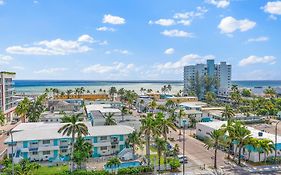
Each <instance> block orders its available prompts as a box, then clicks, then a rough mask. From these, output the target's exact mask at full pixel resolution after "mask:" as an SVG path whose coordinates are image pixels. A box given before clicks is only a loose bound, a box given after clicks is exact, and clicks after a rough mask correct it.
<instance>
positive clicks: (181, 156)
mask: <svg viewBox="0 0 281 175" xmlns="http://www.w3.org/2000/svg"><path fill="white" fill-rule="evenodd" d="M178 159H179V161H180V163H187V157H186V156H185V155H178Z"/></svg>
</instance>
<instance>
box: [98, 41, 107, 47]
mask: <svg viewBox="0 0 281 175" xmlns="http://www.w3.org/2000/svg"><path fill="white" fill-rule="evenodd" d="M99 45H101V46H104V45H108V41H106V40H104V41H101V42H100V43H99Z"/></svg>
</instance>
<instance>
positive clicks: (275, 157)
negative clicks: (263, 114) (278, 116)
mask: <svg viewBox="0 0 281 175" xmlns="http://www.w3.org/2000/svg"><path fill="white" fill-rule="evenodd" d="M279 122H280V121H278V122H277V123H276V126H275V156H274V163H275V164H276V162H277V129H278V124H279Z"/></svg>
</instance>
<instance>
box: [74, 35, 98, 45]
mask: <svg viewBox="0 0 281 175" xmlns="http://www.w3.org/2000/svg"><path fill="white" fill-rule="evenodd" d="M77 41H79V42H86V43H93V42H94V38H93V37H91V36H90V35H81V36H80V37H79V38H78V40H77Z"/></svg>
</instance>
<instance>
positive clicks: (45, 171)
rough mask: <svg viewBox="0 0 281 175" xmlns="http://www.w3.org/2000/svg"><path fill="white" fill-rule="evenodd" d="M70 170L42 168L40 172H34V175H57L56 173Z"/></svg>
mask: <svg viewBox="0 0 281 175" xmlns="http://www.w3.org/2000/svg"><path fill="white" fill-rule="evenodd" d="M65 170H68V166H66V165H63V166H52V167H48V166H41V167H40V168H39V169H38V170H36V171H34V175H55V174H56V173H60V172H63V171H65Z"/></svg>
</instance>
